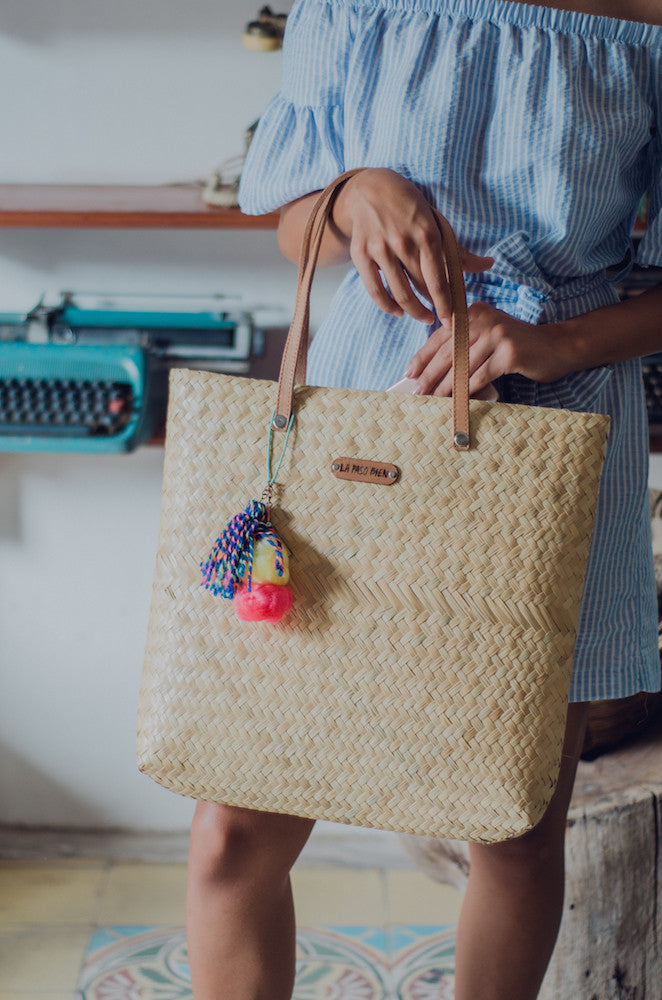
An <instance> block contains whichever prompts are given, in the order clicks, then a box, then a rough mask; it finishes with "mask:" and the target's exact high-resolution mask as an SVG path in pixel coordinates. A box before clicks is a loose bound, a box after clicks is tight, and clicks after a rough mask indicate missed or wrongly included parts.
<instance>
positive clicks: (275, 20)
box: [244, 6, 287, 52]
mask: <svg viewBox="0 0 662 1000" xmlns="http://www.w3.org/2000/svg"><path fill="white" fill-rule="evenodd" d="M286 20H287V14H274V12H273V11H272V9H271V7H269V6H267V7H262V8H261V10H260V11H259V13H258V15H257V18H256V20H255V21H249V22H248V24H247V25H246V27H245V29H244V45H245V46H246V48H247V49H252V50H253V51H254V52H274V51H275V50H276V49H280V48H282V46H283V34H284V32H285V21H286Z"/></svg>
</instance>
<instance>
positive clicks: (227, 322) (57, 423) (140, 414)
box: [0, 293, 260, 452]
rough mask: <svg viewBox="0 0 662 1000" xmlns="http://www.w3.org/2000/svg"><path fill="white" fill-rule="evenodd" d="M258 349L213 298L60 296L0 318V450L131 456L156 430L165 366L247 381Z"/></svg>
mask: <svg viewBox="0 0 662 1000" xmlns="http://www.w3.org/2000/svg"><path fill="white" fill-rule="evenodd" d="M259 351H260V342H259V338H258V337H256V336H254V331H253V326H252V322H251V319H250V317H249V316H248V315H247V314H246V313H244V312H242V311H240V310H238V309H236V308H234V309H232V308H231V307H229V305H228V303H227V302H226V300H225V299H224V298H223V297H221V296H213V297H211V298H208V299H199V298H197V297H195V298H188V297H184V298H182V297H175V296H172V297H169V296H168V297H165V298H164V297H163V296H160V297H158V298H153V297H149V296H147V297H145V296H112V297H109V296H93V295H74V294H72V293H65V294H63V295H62V297H61V299H60V301H58V302H57V304H56V305H54V306H48V305H45V304H44V303H43V302H42V303H40V304H39V305H38V306H37V307H36V308H35V309H34V310H32V311H31V313H29V314H26V315H25V316H19V315H16V314H0V451H85V452H124V451H130V450H132V449H134V448H136V447H137V446H138V445H139V444H141V443H143V442H145V441H148V440H150V438H152V437H153V436H154V435H155V434H156V433H158V432H159V430H160V429H161V428H162V427H163V424H164V421H165V411H166V404H167V383H168V374H169V371H170V368H171V367H172V366H173V365H178V366H182V365H190V366H194V367H200V368H212V369H216V370H222V371H228V372H235V373H237V374H248V373H249V370H250V359H251V356H252V354H253V353H254V352H257V353H259Z"/></svg>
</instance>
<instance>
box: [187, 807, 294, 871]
mask: <svg viewBox="0 0 662 1000" xmlns="http://www.w3.org/2000/svg"><path fill="white" fill-rule="evenodd" d="M312 825H313V824H312V822H310V821H308V820H303V819H299V818H297V817H293V816H280V815H276V814H273V813H265V812H256V811H253V810H250V809H239V808H237V807H235V806H226V805H218V804H216V803H212V802H199V803H198V805H197V807H196V810H195V815H194V817H193V823H192V826H191V842H190V849H189V871H190V872H191V875H192V876H195V877H197V878H202V879H204V880H207V881H213V882H224V883H229V882H245V881H247V880H254V879H255V880H259V881H262V882H263V883H264V881H265V880H267V879H270V878H273V879H276V880H282V879H283V878H285V877H286V876H287V874H288V873H289V870H290V868H291V867H292V865H293V864H294V861H295V860H296V858H297V856H298V854H299V852H300V851H301V848H302V847H303V845H304V844H305V842H306V840H307V838H308V835H309V833H310V830H311V829H312Z"/></svg>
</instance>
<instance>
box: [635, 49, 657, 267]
mask: <svg viewBox="0 0 662 1000" xmlns="http://www.w3.org/2000/svg"><path fill="white" fill-rule="evenodd" d="M655 68H656V72H655V73H654V74H653V80H654V81H655V85H656V88H657V93H656V103H655V107H656V109H657V112H656V120H655V123H654V125H653V128H652V129H651V132H652V137H651V143H650V146H649V157H650V178H651V180H650V187H649V197H650V202H649V207H648V227H647V229H646V233H645V234H644V236H643V238H642V240H641V242H640V244H639V249H638V251H637V264H640V265H642V267H662V55H661V56H660V58H659V59H658V60H657V65H656V67H655Z"/></svg>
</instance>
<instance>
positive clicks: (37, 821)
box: [0, 741, 108, 827]
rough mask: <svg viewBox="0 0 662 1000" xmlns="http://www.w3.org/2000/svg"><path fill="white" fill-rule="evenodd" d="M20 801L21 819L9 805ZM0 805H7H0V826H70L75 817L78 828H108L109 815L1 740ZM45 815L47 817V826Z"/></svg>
mask: <svg viewBox="0 0 662 1000" xmlns="http://www.w3.org/2000/svg"><path fill="white" fill-rule="evenodd" d="M81 752H83V751H81ZM18 801H20V802H21V803H22V806H21V813H20V816H19V815H14V814H13V811H12V810H11V807H9V810H8V811H7V806H6V804H7V803H10V802H18ZM0 803H3V804H4V806H3V805H0V823H5V824H11V823H20V824H21V825H29V826H43V825H47V826H61V827H67V826H70V825H71V823H72V817H75V825H76V826H83V827H96V826H107V825H108V817H107V816H104V815H103V814H102V813H101V812H100V811H99V810H97V809H95V808H94V807H93V806H91V805H90V803H88V802H86V801H84V800H83V799H82V798H81V797H79V796H77V795H75V794H72V791H71V788H68V787H66V786H65V785H62V784H61V783H60V782H58V781H57V780H56V779H54V778H53V777H52V775H49V774H47V773H45V772H44V771H43V770H41V769H40V768H38V767H36V766H35V765H34V764H33V763H32V762H31V761H29V760H27V759H26V758H25V757H24V756H22V755H21V754H20V753H18V752H17V751H16V750H14V749H13V748H12V747H9V746H8V745H7V744H6V743H4V742H2V741H0ZM44 816H48V822H47V823H46V824H45V823H44Z"/></svg>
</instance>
